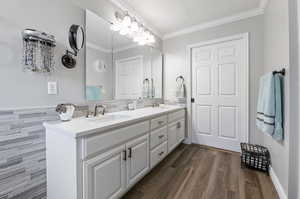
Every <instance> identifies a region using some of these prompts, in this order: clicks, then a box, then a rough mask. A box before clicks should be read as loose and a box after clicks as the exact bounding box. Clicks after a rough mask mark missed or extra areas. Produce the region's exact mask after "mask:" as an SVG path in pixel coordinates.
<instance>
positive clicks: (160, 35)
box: [110, 0, 163, 39]
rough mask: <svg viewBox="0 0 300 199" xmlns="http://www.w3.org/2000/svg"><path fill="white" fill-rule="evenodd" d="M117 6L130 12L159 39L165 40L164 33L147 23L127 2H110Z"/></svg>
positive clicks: (124, 0)
mask: <svg viewBox="0 0 300 199" xmlns="http://www.w3.org/2000/svg"><path fill="white" fill-rule="evenodd" d="M110 2H111V3H113V4H114V5H115V6H117V7H118V8H120V9H121V10H124V11H128V12H129V14H131V15H133V16H134V17H135V18H136V19H137V20H138V21H140V22H141V23H142V24H144V25H145V27H146V28H148V29H149V30H150V31H151V32H153V33H154V34H155V35H156V36H157V37H159V38H161V39H162V38H163V35H162V33H161V32H160V31H159V30H157V29H156V28H155V27H154V26H153V25H152V24H151V23H149V22H147V21H146V20H145V19H144V18H143V17H142V16H141V15H140V14H139V13H138V12H137V11H136V10H135V9H134V8H132V6H130V5H129V4H128V3H127V2H126V0H110Z"/></svg>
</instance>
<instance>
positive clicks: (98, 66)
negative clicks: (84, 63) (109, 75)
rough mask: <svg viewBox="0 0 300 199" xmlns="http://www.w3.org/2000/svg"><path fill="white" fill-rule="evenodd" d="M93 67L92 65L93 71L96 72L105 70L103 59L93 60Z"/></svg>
mask: <svg viewBox="0 0 300 199" xmlns="http://www.w3.org/2000/svg"><path fill="white" fill-rule="evenodd" d="M93 67H94V69H95V71H96V72H98V73H102V72H105V71H106V65H105V63H104V61H103V60H99V59H98V60H96V61H94V63H93Z"/></svg>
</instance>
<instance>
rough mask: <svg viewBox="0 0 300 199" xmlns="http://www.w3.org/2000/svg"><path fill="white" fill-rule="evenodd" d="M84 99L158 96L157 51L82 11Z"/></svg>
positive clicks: (160, 63)
mask: <svg viewBox="0 0 300 199" xmlns="http://www.w3.org/2000/svg"><path fill="white" fill-rule="evenodd" d="M86 39H87V42H86V99H87V100H93V101H99V100H114V99H144V98H162V77H163V74H162V72H163V59H162V53H161V51H160V50H158V49H156V48H153V47H150V46H146V45H145V46H139V45H138V44H136V43H134V42H133V41H132V39H131V38H127V37H126V36H123V35H120V34H119V33H118V32H113V31H111V30H110V23H109V22H107V21H106V20H104V19H103V18H101V17H99V16H98V15H96V14H95V13H93V12H91V11H89V10H87V11H86Z"/></svg>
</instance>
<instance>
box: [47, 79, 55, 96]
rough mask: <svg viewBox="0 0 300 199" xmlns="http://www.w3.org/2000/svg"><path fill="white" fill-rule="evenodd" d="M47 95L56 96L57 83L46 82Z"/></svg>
mask: <svg viewBox="0 0 300 199" xmlns="http://www.w3.org/2000/svg"><path fill="white" fill-rule="evenodd" d="M48 95H57V82H48Z"/></svg>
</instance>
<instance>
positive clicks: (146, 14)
mask: <svg viewBox="0 0 300 199" xmlns="http://www.w3.org/2000/svg"><path fill="white" fill-rule="evenodd" d="M112 1H117V2H118V3H119V4H122V5H123V6H124V5H126V8H127V10H129V12H131V11H134V12H135V13H132V14H138V15H139V16H140V17H142V18H143V19H144V20H145V21H147V22H149V24H151V26H152V28H153V29H155V30H156V32H159V33H161V35H168V34H172V33H174V32H177V31H182V30H184V29H186V28H190V27H193V26H196V25H199V24H205V23H208V22H212V21H215V20H219V19H222V18H225V17H231V16H234V15H239V14H241V13H244V12H248V11H252V10H255V9H259V8H261V6H262V4H264V2H265V0H150V1H149V0H112ZM123 8H124V7H123ZM128 8H130V9H128ZM146 25H147V24H146Z"/></svg>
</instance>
